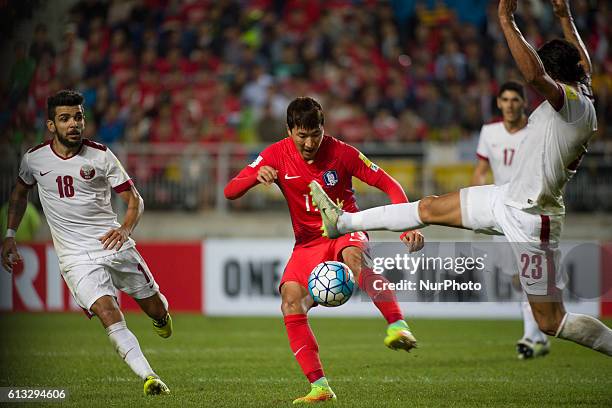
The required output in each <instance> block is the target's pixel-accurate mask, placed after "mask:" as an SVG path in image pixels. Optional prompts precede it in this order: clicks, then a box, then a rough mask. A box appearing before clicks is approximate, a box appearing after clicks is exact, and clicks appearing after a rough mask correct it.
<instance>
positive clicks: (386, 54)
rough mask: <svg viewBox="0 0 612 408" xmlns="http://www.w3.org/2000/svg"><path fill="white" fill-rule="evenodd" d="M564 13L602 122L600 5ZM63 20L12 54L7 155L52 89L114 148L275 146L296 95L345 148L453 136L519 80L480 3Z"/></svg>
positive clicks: (276, 7) (165, 5) (164, 4)
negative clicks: (587, 66) (74, 94)
mask: <svg viewBox="0 0 612 408" xmlns="http://www.w3.org/2000/svg"><path fill="white" fill-rule="evenodd" d="M466 3H469V4H466ZM546 3H548V2H546V1H543V0H534V1H531V2H529V3H528V4H529V6H525V7H522V9H521V14H520V17H521V18H520V21H519V24H520V25H521V26H522V27H523V29H524V32H525V33H527V34H526V35H527V36H528V40H529V42H530V43H531V44H533V45H535V46H536V47H537V46H540V45H541V44H542V43H543V42H545V41H546V40H547V39H548V38H549V37H553V36H555V35H556V34H558V33H559V28H558V27H555V20H554V18H553V16H552V11H551V8H550V7H549V6H548V5H547V4H546ZM573 9H574V16H575V20H576V25H577V26H578V28H579V30H580V31H581V34H582V35H583V38H585V39H586V41H587V47H588V48H589V50H590V52H591V55H592V58H593V62H594V64H593V65H594V71H595V74H594V77H593V83H594V85H595V94H596V97H597V108H598V114H599V117H600V118H601V119H603V118H606V117H610V111H611V110H612V102H611V101H609V94H610V91H611V90H612V72H611V71H612V59H611V58H610V52H609V47H610V40H611V38H612V36H611V30H610V29H609V26H608V24H607V22H609V21H612V13H611V12H610V7H609V6H608V3H607V2H606V1H587V0H578V1H575V2H573ZM69 16H70V17H69V20H70V22H69V24H67V25H65V28H64V29H63V39H62V41H61V42H59V43H53V42H51V41H50V40H49V36H48V34H47V27H46V26H45V25H44V24H39V25H38V26H37V27H36V32H35V35H34V40H33V42H32V43H31V44H28V45H26V44H22V43H19V44H16V46H15V57H14V61H13V68H12V71H11V78H10V79H11V83H10V85H9V86H10V87H9V92H10V94H9V95H10V98H9V99H8V103H5V104H4V105H5V106H4V108H5V109H10V110H11V111H9V112H8V114H3V115H2V117H3V118H4V120H3V121H2V122H4V123H1V124H0V125H1V126H2V127H4V128H5V130H6V129H8V134H9V135H10V136H11V140H12V144H13V145H14V146H15V145H17V146H19V145H21V143H22V141H24V140H25V141H26V142H27V144H28V145H31V144H32V143H35V142H36V141H37V139H41V138H42V136H43V134H44V126H45V120H46V112H45V100H46V97H47V96H48V95H49V94H50V93H52V92H54V91H56V90H59V89H61V88H76V89H79V90H80V91H82V92H83V93H84V95H85V98H86V102H85V103H86V106H87V109H88V112H87V118H88V128H87V133H88V134H89V136H91V137H93V138H95V139H97V140H99V141H100V142H102V143H106V144H111V145H112V144H115V143H122V142H131V143H139V142H151V143H174V144H185V143H193V142H197V143H201V144H205V145H207V144H215V143H219V142H238V143H245V144H249V143H257V142H263V143H266V142H272V141H276V140H278V139H280V138H281V137H282V136H284V134H285V133H284V116H285V109H286V106H287V104H288V102H289V101H290V100H291V99H292V98H293V97H294V96H296V95H313V96H315V97H316V98H318V99H319V100H320V101H321V103H322V104H323V106H324V107H325V111H326V113H327V117H326V131H327V133H329V134H332V135H335V136H337V137H339V138H341V139H343V140H346V141H348V142H351V143H368V142H373V143H379V144H387V145H391V146H392V145H394V144H397V143H403V142H419V141H423V140H439V141H456V140H459V139H462V138H468V137H473V135H474V133H476V132H477V131H478V130H479V129H480V127H481V125H482V124H483V123H486V122H487V121H490V120H492V119H493V118H494V117H495V116H496V112H495V105H494V95H495V94H496V91H497V88H498V86H499V85H500V83H502V82H503V81H505V80H507V79H513V78H514V79H518V78H519V74H518V72H517V71H516V69H515V68H514V67H513V63H512V60H511V57H510V55H509V51H508V49H507V47H506V45H505V43H504V41H503V39H502V34H501V32H500V30H499V27H498V23H497V18H496V2H489V1H486V0H475V1H472V2H458V1H452V0H447V1H446V2H444V1H436V2H433V1H389V2H382V1H348V0H332V1H325V2H323V1H309V0H288V1H275V0H253V1H232V0H222V1H211V0H191V1H189V0H182V1H172V0H127V1H123V0H113V1H98V0H83V1H80V2H78V3H77V4H76V5H75V6H74V7H72V8H71V9H70V13H69ZM538 33H549V35H547V36H546V37H542V36H541V35H539V34H538ZM530 96H531V98H530V106H531V107H533V106H534V105H535V104H537V103H538V102H539V101H538V99H537V98H536V97H535V95H533V94H531V95H530ZM5 113H6V112H5ZM600 122H601V125H600V137H602V135H603V137H605V136H608V137H609V136H610V135H609V133H610V132H609V131H608V130H607V129H605V128H604V125H605V121H603V120H600ZM3 132H4V131H3Z"/></svg>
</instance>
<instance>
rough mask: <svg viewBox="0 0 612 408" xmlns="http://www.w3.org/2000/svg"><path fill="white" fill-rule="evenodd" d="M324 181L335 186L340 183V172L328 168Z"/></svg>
mask: <svg viewBox="0 0 612 408" xmlns="http://www.w3.org/2000/svg"><path fill="white" fill-rule="evenodd" d="M323 182H324V183H325V185H326V186H327V187H333V186H335V185H336V184H338V173H337V172H336V170H327V171H326V172H325V173H324V174H323Z"/></svg>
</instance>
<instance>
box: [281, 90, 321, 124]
mask: <svg viewBox="0 0 612 408" xmlns="http://www.w3.org/2000/svg"><path fill="white" fill-rule="evenodd" d="M324 123H325V117H324V116H323V108H322V107H321V104H320V103H319V102H317V101H316V100H315V99H314V98H311V97H309V96H300V97H298V98H295V99H294V100H293V101H291V103H290V104H289V106H288V107H287V127H288V128H289V130H291V129H293V128H295V127H298V128H302V129H316V128H318V127H319V126H320V125H323V124H324Z"/></svg>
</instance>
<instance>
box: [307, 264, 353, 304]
mask: <svg viewBox="0 0 612 408" xmlns="http://www.w3.org/2000/svg"><path fill="white" fill-rule="evenodd" d="M354 287H355V279H354V278H353V272H352V271H351V269H350V268H349V267H348V266H346V265H345V264H343V263H342V262H337V261H326V262H321V263H320V264H318V265H317V266H315V268H314V269H313V270H312V272H310V277H309V278H308V291H309V292H310V296H312V298H313V299H314V301H315V302H317V303H318V304H320V305H321V306H326V307H336V306H340V305H342V304H344V303H346V301H347V300H349V299H350V298H351V295H352V294H353V288H354Z"/></svg>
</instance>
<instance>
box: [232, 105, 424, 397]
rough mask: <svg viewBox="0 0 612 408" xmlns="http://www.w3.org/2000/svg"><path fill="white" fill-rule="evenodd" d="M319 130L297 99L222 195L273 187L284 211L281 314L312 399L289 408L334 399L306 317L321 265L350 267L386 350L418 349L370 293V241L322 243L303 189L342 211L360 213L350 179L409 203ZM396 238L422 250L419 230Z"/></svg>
mask: <svg viewBox="0 0 612 408" xmlns="http://www.w3.org/2000/svg"><path fill="white" fill-rule="evenodd" d="M323 124H324V116H323V109H322V108H321V105H320V104H319V103H318V102H317V101H316V100H314V99H313V98H310V97H300V98H296V99H295V100H293V101H292V102H291V103H290V104H289V106H288V108H287V133H288V137H286V138H284V139H282V140H280V141H279V142H276V143H274V144H273V145H271V146H269V147H267V148H266V149H265V150H264V151H262V152H261V154H260V155H259V156H258V157H257V158H256V159H255V161H253V163H251V164H249V165H248V166H246V167H245V168H244V169H243V170H242V171H241V172H240V173H239V174H238V175H237V176H236V177H235V178H233V179H232V180H231V181H230V182H229V183H228V185H227V186H226V187H225V197H226V198H228V199H230V200H235V199H237V198H239V197H241V196H242V195H244V194H245V193H246V192H247V191H248V190H249V189H251V188H252V187H254V186H256V185H258V184H265V185H271V184H272V183H276V184H277V185H278V186H279V188H280V189H281V191H282V192H283V195H284V196H285V199H286V200H287V204H288V206H289V213H290V214H291V222H292V224H293V231H294V233H295V247H294V249H293V253H292V255H291V258H290V259H289V261H288V263H287V266H286V267H285V271H284V273H283V277H282V279H281V284H280V292H281V298H282V304H281V310H282V312H283V316H284V320H285V327H286V329H287V335H288V337H289V345H290V347H291V350H292V351H293V354H294V355H295V358H296V359H297V361H298V363H299V364H300V367H301V368H302V371H303V372H304V375H306V377H307V378H308V381H310V383H311V391H310V393H309V394H308V395H306V396H305V397H302V398H298V399H296V400H295V401H294V403H310V402H322V401H327V400H335V399H336V396H335V394H334V393H333V391H332V390H331V388H330V386H329V384H328V382H327V379H326V378H325V375H324V374H323V368H322V366H321V361H320V360H319V349H318V345H317V341H316V339H315V337H314V334H313V333H312V331H311V330H310V326H309V324H308V318H307V315H306V314H307V313H308V310H309V309H310V308H311V307H313V306H314V305H315V304H314V301H313V299H312V297H311V296H310V294H309V293H308V289H307V288H308V277H309V275H310V272H311V271H312V269H313V268H314V267H315V266H316V265H317V264H319V263H321V262H323V261H328V260H336V261H341V262H344V263H345V264H347V265H348V266H349V267H350V268H351V270H352V271H353V273H354V274H355V278H356V280H357V282H358V284H359V287H360V288H361V289H362V290H364V291H365V292H366V293H367V294H368V296H369V297H370V298H371V299H372V301H373V302H374V304H375V305H376V307H377V308H378V309H379V310H380V312H381V313H382V315H383V316H384V318H385V319H386V320H387V323H388V325H389V326H388V328H387V337H386V338H385V340H384V343H385V345H386V346H387V347H389V348H391V349H394V350H399V349H403V350H406V351H409V350H410V349H412V348H413V347H416V339H415V338H414V336H413V335H412V333H411V332H410V329H409V327H408V325H407V324H406V322H405V321H404V316H403V314H402V311H401V310H400V308H399V305H398V303H397V299H396V298H395V294H394V293H393V292H392V291H390V290H376V289H375V288H376V287H378V288H381V287H384V286H383V285H381V284H380V283H379V284H378V285H375V284H374V282H376V281H383V282H386V281H387V280H386V279H385V278H384V277H383V276H382V275H377V274H374V273H373V272H372V271H371V270H369V269H367V268H363V267H362V263H363V262H362V261H363V257H364V256H365V254H366V253H365V251H366V248H367V245H368V236H367V235H366V233H364V232H354V233H351V234H347V235H344V236H342V237H340V238H338V239H333V240H332V239H329V238H326V237H322V236H321V217H320V216H319V214H318V209H317V208H316V207H315V206H314V205H313V203H312V201H311V197H310V194H309V193H310V190H309V188H308V184H309V183H310V182H311V181H312V180H317V181H319V182H320V183H321V185H323V186H324V188H325V191H326V192H327V193H328V194H329V195H330V197H332V198H333V199H334V200H336V201H337V202H338V203H342V204H341V205H342V208H343V210H344V211H347V212H357V211H359V209H358V207H357V203H356V200H355V195H354V193H353V188H352V177H357V178H358V179H360V180H362V181H364V182H365V183H367V184H369V185H371V186H374V187H377V188H378V189H380V190H382V191H383V192H385V193H386V194H387V195H388V196H389V198H390V199H391V202H392V203H394V204H395V203H406V202H408V199H407V198H406V194H405V193H404V190H403V189H402V187H401V186H400V184H399V183H398V182H397V181H396V180H395V179H393V178H392V177H391V176H389V175H388V174H387V173H386V172H385V171H384V170H383V169H381V168H379V167H378V166H376V165H375V164H374V163H372V162H371V161H370V160H368V159H367V158H366V157H365V156H364V155H363V154H362V153H360V152H359V151H358V150H357V149H355V148H354V147H352V146H349V145H348V144H346V143H343V142H341V141H339V140H337V139H335V138H333V137H331V136H328V135H325V134H324V131H323ZM401 239H402V241H404V242H405V243H406V244H407V245H408V247H409V248H410V250H412V251H416V250H419V249H421V248H422V247H423V236H422V235H421V233H420V232H419V231H416V230H415V231H409V232H406V233H404V234H402V237H401Z"/></svg>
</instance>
